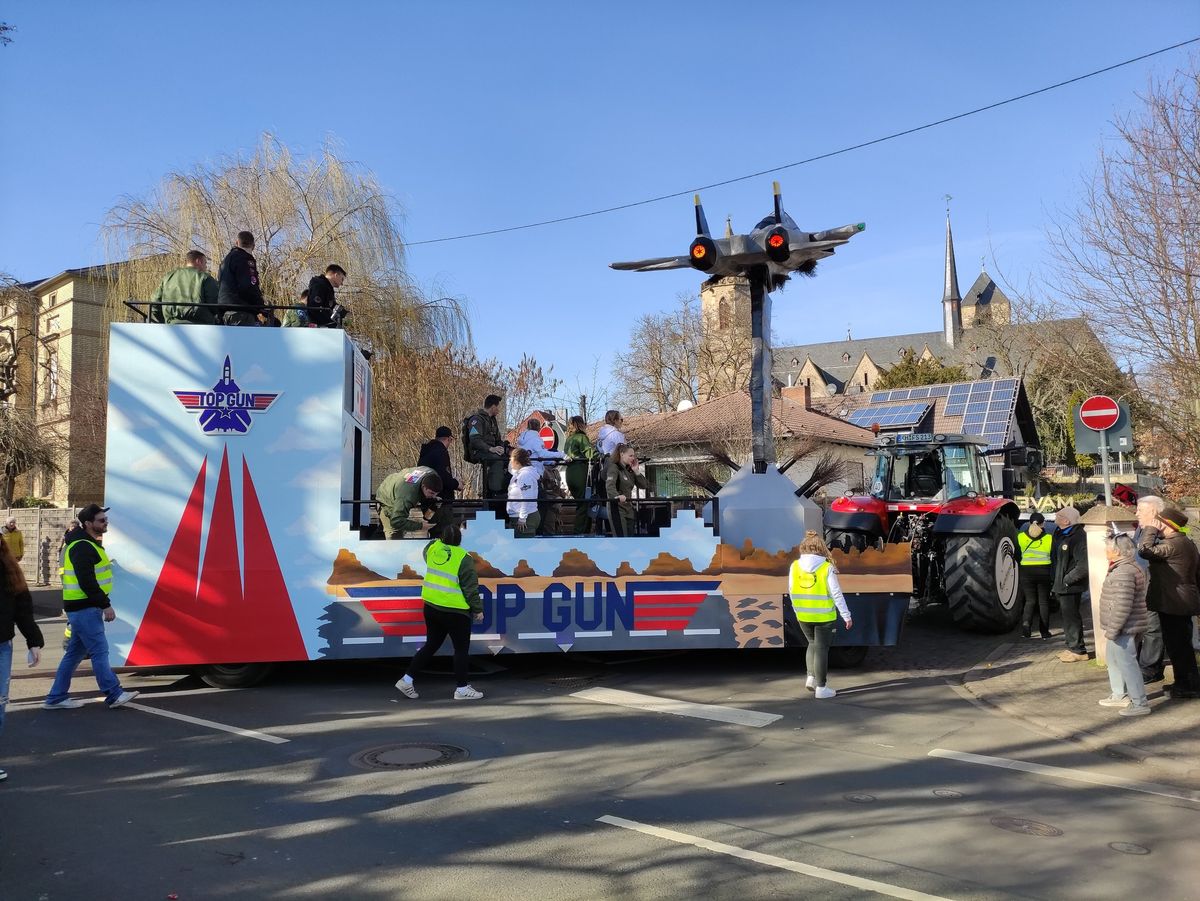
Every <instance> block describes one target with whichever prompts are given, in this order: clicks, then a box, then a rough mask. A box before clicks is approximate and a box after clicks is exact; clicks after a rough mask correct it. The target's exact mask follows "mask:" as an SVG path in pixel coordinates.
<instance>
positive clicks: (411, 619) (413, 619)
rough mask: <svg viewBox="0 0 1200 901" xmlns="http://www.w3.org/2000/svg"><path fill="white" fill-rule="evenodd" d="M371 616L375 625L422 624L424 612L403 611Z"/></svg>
mask: <svg viewBox="0 0 1200 901" xmlns="http://www.w3.org/2000/svg"><path fill="white" fill-rule="evenodd" d="M371 616H372V617H373V618H374V620H375V622H377V623H409V624H412V623H424V622H425V611H423V610H405V611H400V612H392V613H372V614H371Z"/></svg>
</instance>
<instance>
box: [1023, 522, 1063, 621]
mask: <svg viewBox="0 0 1200 901" xmlns="http://www.w3.org/2000/svg"><path fill="white" fill-rule="evenodd" d="M1045 522H1046V517H1044V516H1043V515H1042V514H1041V513H1037V512H1035V513H1033V515H1031V516H1030V517H1029V523H1028V525H1026V526H1025V528H1023V529H1021V531H1020V532H1018V533H1017V544H1018V545H1019V546H1020V548H1021V594H1022V595H1023V596H1024V598H1025V602H1024V607H1023V608H1022V610H1021V634H1022V635H1024V636H1025V637H1026V638H1029V637H1030V636H1031V635H1032V633H1033V620H1034V619H1035V618H1037V620H1038V629H1039V631H1040V632H1041V633H1042V639H1043V640H1045V639H1047V638H1049V637H1050V589H1051V588H1052V587H1053V586H1054V570H1053V568H1052V567H1051V566H1050V551H1051V548H1052V547H1053V545H1054V536H1053V535H1051V534H1050V533H1049V532H1047V531H1046V530H1045V528H1044V527H1043V524H1044V523H1045Z"/></svg>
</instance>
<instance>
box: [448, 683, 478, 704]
mask: <svg viewBox="0 0 1200 901" xmlns="http://www.w3.org/2000/svg"><path fill="white" fill-rule="evenodd" d="M482 697H483V692H482V691H479V690H478V689H475V688H472V687H471V686H470V685H464V686H463V687H462V688H456V689H454V700H456V701H478V700H479V699H480V698H482Z"/></svg>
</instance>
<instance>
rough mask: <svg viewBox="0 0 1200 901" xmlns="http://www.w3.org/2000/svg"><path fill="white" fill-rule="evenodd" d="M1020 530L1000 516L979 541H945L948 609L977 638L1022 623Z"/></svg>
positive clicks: (974, 538) (962, 538)
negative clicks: (1018, 542) (981, 633)
mask: <svg viewBox="0 0 1200 901" xmlns="http://www.w3.org/2000/svg"><path fill="white" fill-rule="evenodd" d="M1017 565H1018V564H1017V529H1016V526H1015V525H1014V524H1013V521H1012V520H1011V519H1009V518H1008V517H1007V516H997V517H996V519H995V520H994V521H993V522H992V524H991V526H989V527H988V530H987V531H986V532H983V533H982V534H980V535H947V536H946V538H945V574H946V575H945V583H946V603H947V604H948V605H949V607H950V615H951V616H952V617H953V618H954V621H955V622H956V623H957V624H958V625H960V626H962V627H963V628H964V629H968V630H970V631H972V632H987V633H992V634H1000V633H1003V632H1010V631H1012V629H1013V627H1014V626H1016V624H1017V620H1019V619H1020V617H1021V604H1020V599H1021V590H1020V586H1019V582H1018V569H1017Z"/></svg>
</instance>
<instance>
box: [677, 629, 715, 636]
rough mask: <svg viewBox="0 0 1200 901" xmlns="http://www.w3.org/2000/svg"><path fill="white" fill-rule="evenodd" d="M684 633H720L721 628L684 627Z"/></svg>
mask: <svg viewBox="0 0 1200 901" xmlns="http://www.w3.org/2000/svg"><path fill="white" fill-rule="evenodd" d="M683 634H684V635H720V634H721V630H720V629H684V630H683Z"/></svg>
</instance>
